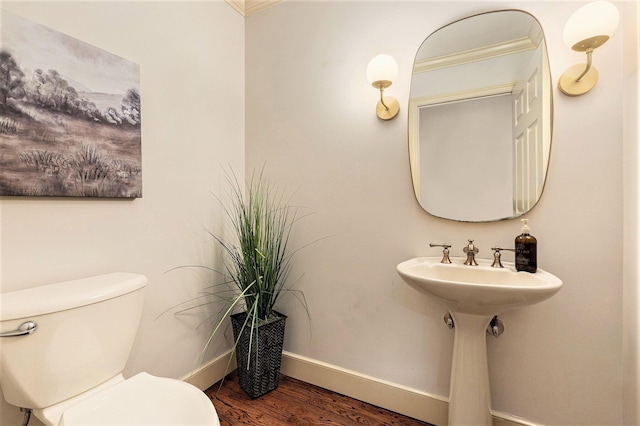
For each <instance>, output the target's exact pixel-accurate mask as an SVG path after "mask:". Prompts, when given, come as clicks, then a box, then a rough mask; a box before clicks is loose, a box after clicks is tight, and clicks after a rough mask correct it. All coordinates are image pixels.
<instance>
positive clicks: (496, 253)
mask: <svg viewBox="0 0 640 426" xmlns="http://www.w3.org/2000/svg"><path fill="white" fill-rule="evenodd" d="M491 250H493V263H492V264H491V267H492V268H504V266H502V262H501V261H500V257H502V254H501V253H500V252H501V251H502V250H507V251H512V252H515V251H516V249H509V248H502V247H491Z"/></svg>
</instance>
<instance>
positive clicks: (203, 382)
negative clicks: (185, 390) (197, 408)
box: [182, 350, 237, 391]
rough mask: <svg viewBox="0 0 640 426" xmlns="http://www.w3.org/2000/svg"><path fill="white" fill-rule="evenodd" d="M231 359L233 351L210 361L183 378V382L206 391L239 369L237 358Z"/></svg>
mask: <svg viewBox="0 0 640 426" xmlns="http://www.w3.org/2000/svg"><path fill="white" fill-rule="evenodd" d="M230 357H231V350H228V351H226V352H224V353H223V354H222V355H220V356H218V357H217V358H215V359H213V360H212V361H210V362H209V363H208V364H207V365H205V366H202V367H200V368H199V369H197V370H195V371H192V372H191V373H190V374H188V375H186V376H185V377H183V378H182V380H183V381H185V382H187V383H191V384H192V385H194V386H195V387H197V388H198V389H200V390H202V391H203V390H206V389H208V388H210V387H211V386H212V385H213V384H215V383H218V382H219V381H220V380H221V379H222V378H223V377H225V376H226V375H227V374H229V373H231V372H232V371H233V370H235V369H236V368H237V365H236V358H235V357H231V358H230Z"/></svg>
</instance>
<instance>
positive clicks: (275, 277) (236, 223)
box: [205, 170, 308, 398]
mask: <svg viewBox="0 0 640 426" xmlns="http://www.w3.org/2000/svg"><path fill="white" fill-rule="evenodd" d="M263 172H264V170H262V171H261V172H260V173H258V174H257V175H256V174H255V173H254V174H253V175H252V177H251V179H250V180H249V181H248V182H247V183H246V185H245V186H246V188H243V187H242V186H241V185H240V184H239V182H238V179H237V178H236V176H235V175H234V174H233V173H230V174H228V175H227V183H228V184H229V191H228V194H227V195H228V197H227V198H228V199H227V200H226V201H227V202H223V203H222V205H223V208H224V211H225V213H226V215H227V216H228V219H229V223H230V225H231V230H232V231H233V232H232V236H233V237H232V238H231V239H229V240H227V239H223V238H222V237H220V236H219V235H217V234H215V233H213V232H211V231H207V232H208V233H209V235H210V236H211V237H212V238H213V239H214V240H215V241H216V242H217V243H218V244H219V246H220V247H221V248H222V251H223V254H224V271H219V272H220V273H221V274H222V275H223V276H224V277H225V280H224V281H225V282H224V283H222V284H223V285H226V287H227V288H226V289H225V290H223V291H214V292H213V295H214V296H215V297H216V299H217V302H222V303H223V304H224V307H223V308H222V310H221V311H220V313H221V315H220V318H219V320H218V321H217V322H216V323H215V325H214V327H213V331H212V332H211V334H210V336H209V340H208V342H207V345H206V347H208V346H209V344H210V343H211V341H212V339H213V338H214V336H215V335H216V334H218V332H219V331H220V329H221V327H222V326H223V323H224V320H225V319H226V318H227V317H230V319H231V325H232V328H233V334H234V346H233V351H232V354H233V353H235V356H236V362H237V365H238V377H239V382H240V386H241V387H242V389H243V390H244V391H245V392H246V393H247V394H248V395H249V396H250V397H251V398H257V397H259V396H261V395H264V394H265V393H267V392H270V391H271V390H273V389H275V388H276V387H277V386H278V382H279V377H280V366H281V360H282V348H283V341H284V331H285V323H286V319H287V317H286V316H285V315H283V314H281V313H279V312H277V311H275V310H274V306H275V304H276V303H277V302H278V301H279V300H280V299H281V298H282V296H283V295H285V294H287V293H290V292H294V293H295V295H296V297H297V298H298V299H299V300H300V301H301V302H302V304H303V305H304V307H305V310H306V309H307V304H306V301H305V299H304V294H303V293H302V292H300V291H299V290H293V289H291V287H290V286H289V285H288V278H289V274H290V272H291V260H292V257H293V255H294V254H295V253H296V252H297V251H298V250H292V249H291V248H290V246H289V239H290V236H291V231H292V227H293V225H294V224H295V223H296V222H297V220H299V219H300V217H299V215H298V208H297V207H294V206H292V205H290V204H289V200H288V199H286V198H285V194H284V192H283V191H280V190H278V189H277V188H276V187H275V186H274V185H273V184H272V183H271V182H270V181H269V179H267V178H266V177H265V176H264V174H263ZM216 287H218V286H216ZM307 313H308V311H307ZM206 347H205V350H206Z"/></svg>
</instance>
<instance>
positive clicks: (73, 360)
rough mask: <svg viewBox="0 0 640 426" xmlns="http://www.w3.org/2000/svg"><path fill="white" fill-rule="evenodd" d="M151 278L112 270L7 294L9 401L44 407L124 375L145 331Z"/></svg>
mask: <svg viewBox="0 0 640 426" xmlns="http://www.w3.org/2000/svg"><path fill="white" fill-rule="evenodd" d="M146 284H147V279H146V277H145V276H143V275H138V274H130V273H121V272H118V273H112V274H106V275H100V276H96V277H90V278H83V279H79V280H73V281H65V282H61V283H56V284H50V285H45V286H41V287H34V288H29V289H25V290H19V291H14V292H9V293H0V333H2V332H7V331H11V330H15V329H17V328H18V327H19V326H20V324H22V323H23V322H25V321H35V322H36V323H37V324H38V328H37V330H36V331H35V332H33V333H32V334H29V335H25V336H19V337H0V386H1V387H2V392H3V393H4V397H5V399H6V400H7V402H8V403H9V404H12V405H15V406H18V407H25V408H44V407H48V406H50V405H53V404H55V403H58V402H60V401H63V400H65V399H67V398H71V397H73V396H75V395H78V394H80V393H82V392H85V391H87V390H89V389H91V388H93V387H95V386H97V385H99V384H101V383H103V382H105V381H107V380H109V379H110V378H112V377H114V376H117V375H118V374H120V373H121V372H122V370H123V369H124V367H125V364H126V362H127V359H128V358H129V352H130V350H131V346H132V345H133V341H134V339H135V336H136V332H137V330H138V323H139V322H140V314H141V313H142V305H143V301H144V287H145V286H146Z"/></svg>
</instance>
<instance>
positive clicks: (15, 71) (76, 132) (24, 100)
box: [0, 11, 142, 198]
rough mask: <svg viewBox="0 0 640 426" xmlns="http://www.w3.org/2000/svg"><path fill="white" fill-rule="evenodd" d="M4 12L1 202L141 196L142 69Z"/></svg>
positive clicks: (0, 84)
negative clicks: (14, 198) (4, 199)
mask: <svg viewBox="0 0 640 426" xmlns="http://www.w3.org/2000/svg"><path fill="white" fill-rule="evenodd" d="M0 13H1V15H0V21H1V22H0V24H1V26H0V196H2V195H4V196H37V197H109V198H114V197H115V198H138V197H141V196H142V158H141V156H142V152H141V142H142V141H141V134H142V132H141V115H140V89H139V87H140V68H139V66H138V65H137V64H135V63H133V62H131V61H128V60H125V59H123V58H120V57H118V56H116V55H113V54H111V53H109V52H106V51H104V50H102V49H99V48H96V47H94V46H91V45H89V44H87V43H85V42H82V41H80V40H78V39H75V38H73V37H70V36H67V35H65V34H62V33H60V32H57V31H54V30H52V29H50V28H47V27H45V26H42V25H39V24H37V23H35V22H31V21H29V20H26V19H24V18H21V17H19V16H16V15H13V14H10V13H7V12H6V11H1V12H0Z"/></svg>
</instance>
